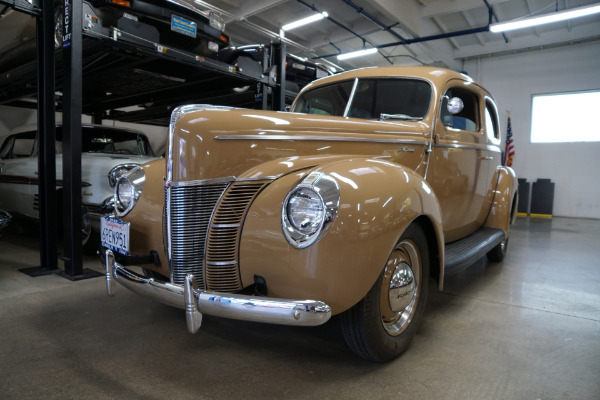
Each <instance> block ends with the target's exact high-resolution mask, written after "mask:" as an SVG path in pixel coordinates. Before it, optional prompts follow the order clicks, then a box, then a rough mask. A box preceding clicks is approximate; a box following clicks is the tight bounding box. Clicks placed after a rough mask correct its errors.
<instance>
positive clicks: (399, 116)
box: [379, 113, 421, 121]
mask: <svg viewBox="0 0 600 400" xmlns="http://www.w3.org/2000/svg"><path fill="white" fill-rule="evenodd" d="M388 119H401V120H404V121H418V120H420V119H421V118H419V117H412V116H410V115H406V114H386V113H381V114H379V120H380V121H387V120H388Z"/></svg>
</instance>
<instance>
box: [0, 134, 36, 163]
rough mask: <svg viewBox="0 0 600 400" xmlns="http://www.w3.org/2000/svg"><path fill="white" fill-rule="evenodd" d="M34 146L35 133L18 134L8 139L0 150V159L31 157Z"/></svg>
mask: <svg viewBox="0 0 600 400" xmlns="http://www.w3.org/2000/svg"><path fill="white" fill-rule="evenodd" d="M34 145H35V132H24V133H18V134H15V135H13V136H10V137H8V138H7V139H6V140H5V141H4V143H3V144H2V149H0V158H2V159H6V158H23V157H31V155H32V154H33V146H34Z"/></svg>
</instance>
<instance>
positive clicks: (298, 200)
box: [286, 188, 325, 235]
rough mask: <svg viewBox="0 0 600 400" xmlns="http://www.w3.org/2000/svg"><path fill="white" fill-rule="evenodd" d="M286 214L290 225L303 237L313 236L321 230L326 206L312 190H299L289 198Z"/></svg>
mask: <svg viewBox="0 0 600 400" xmlns="http://www.w3.org/2000/svg"><path fill="white" fill-rule="evenodd" d="M286 214H287V217H288V219H289V221H290V224H291V225H292V226H293V227H294V228H295V229H296V230H297V231H298V232H300V233H302V234H303V235H312V234H313V233H315V232H316V231H317V230H319V229H320V228H321V224H322V223H323V218H324V217H325V205H324V204H323V200H322V199H321V197H320V196H319V194H318V193H317V192H315V191H314V190H313V189H311V188H299V189H298V190H296V191H295V192H293V193H292V194H291V195H290V197H289V198H288V202H287V206H286Z"/></svg>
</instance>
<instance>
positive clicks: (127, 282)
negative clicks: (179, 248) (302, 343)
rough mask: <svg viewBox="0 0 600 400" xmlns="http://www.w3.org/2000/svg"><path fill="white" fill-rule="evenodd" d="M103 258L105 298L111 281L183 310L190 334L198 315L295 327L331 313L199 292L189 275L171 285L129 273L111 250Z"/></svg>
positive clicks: (297, 303)
mask: <svg viewBox="0 0 600 400" xmlns="http://www.w3.org/2000/svg"><path fill="white" fill-rule="evenodd" d="M104 257H105V260H104V261H105V267H106V290H107V291H108V294H109V296H112V295H113V294H114V289H115V284H114V281H117V282H119V283H120V284H121V285H123V286H125V287H126V288H128V289H130V290H132V291H134V292H136V293H138V294H141V295H143V296H147V297H150V298H152V299H154V300H158V301H160V302H162V303H165V304H168V305H171V306H173V307H178V308H182V309H184V310H185V314H186V320H187V326H188V331H189V332H190V333H196V332H198V329H200V325H201V323H202V314H207V315H215V316H219V317H225V318H232V319H239V320H244V321H254V322H266V323H271V324H281V325H297V326H316V325H321V324H323V323H325V322H326V321H327V320H329V318H330V317H331V309H330V308H329V306H328V305H327V304H325V303H323V302H321V301H317V300H286V299H276V298H271V297H257V296H245V295H239V294H230V293H218V292H211V291H206V290H200V289H198V287H197V285H196V280H195V279H194V276H193V275H192V274H188V275H187V276H186V279H185V285H183V286H180V285H175V284H172V283H169V282H162V281H158V280H155V279H153V278H146V277H143V276H140V275H138V274H136V273H134V272H132V271H129V270H128V269H126V268H124V267H123V266H122V265H120V264H119V263H117V262H116V260H115V257H114V254H113V252H112V251H111V250H106V251H105V252H104Z"/></svg>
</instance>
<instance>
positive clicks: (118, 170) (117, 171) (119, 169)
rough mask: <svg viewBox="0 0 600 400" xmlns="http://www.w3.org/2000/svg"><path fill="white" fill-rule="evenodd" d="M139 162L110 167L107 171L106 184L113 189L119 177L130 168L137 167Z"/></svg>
mask: <svg viewBox="0 0 600 400" xmlns="http://www.w3.org/2000/svg"><path fill="white" fill-rule="evenodd" d="M138 166H139V164H118V165H115V166H114V167H112V168H111V170H110V171H109V172H108V184H109V185H110V187H111V188H113V189H114V187H115V185H116V184H117V181H118V180H119V178H120V177H121V176H122V175H124V174H126V173H127V172H129V171H131V169H132V168H135V167H138Z"/></svg>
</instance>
